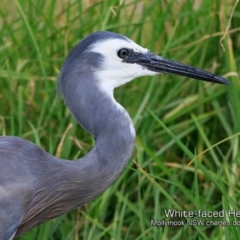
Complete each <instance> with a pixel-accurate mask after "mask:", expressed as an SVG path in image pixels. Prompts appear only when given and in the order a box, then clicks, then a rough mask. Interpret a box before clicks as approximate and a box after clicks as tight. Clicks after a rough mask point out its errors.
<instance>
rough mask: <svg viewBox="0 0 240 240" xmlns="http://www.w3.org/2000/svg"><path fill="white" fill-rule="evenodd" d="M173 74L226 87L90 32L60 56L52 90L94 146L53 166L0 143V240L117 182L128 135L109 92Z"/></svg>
mask: <svg viewBox="0 0 240 240" xmlns="http://www.w3.org/2000/svg"><path fill="white" fill-rule="evenodd" d="M158 73H173V74H178V75H181V76H186V77H190V78H194V79H198V80H203V81H208V82H213V83H220V84H230V83H229V82H228V81H227V80H225V79H224V78H222V77H219V76H216V75H214V74H212V73H209V72H206V71H203V70H200V69H197V68H194V67H191V66H187V65H183V64H181V63H177V62H174V61H171V60H167V59H164V58H162V57H160V56H157V55H155V54H153V53H151V52H150V51H149V50H147V49H145V48H142V47H141V46H139V45H138V44H136V43H135V42H133V41H132V40H130V39H128V38H127V37H125V36H122V35H119V34H116V33H113V32H104V31H103V32H95V33H93V34H91V35H89V36H87V37H85V38H84V39H83V40H82V41H80V42H79V43H78V44H77V45H76V46H75V47H74V48H73V49H72V50H71V52H70V53H69V55H68V56H67V58H66V60H65V62H64V64H63V66H62V69H61V74H60V77H59V80H58V91H59V93H61V94H62V95H63V97H64V100H65V103H66V105H67V106H68V108H69V109H70V111H71V113H72V115H73V116H74V117H75V118H76V120H77V121H78V123H79V124H80V125H81V126H82V127H83V128H84V129H85V130H86V131H88V132H89V133H90V134H91V135H92V136H93V137H94V139H95V141H96V143H95V146H94V147H93V148H92V150H91V151H90V152H89V153H88V154H87V155H86V156H84V157H83V158H80V159H78V160H75V161H70V160H63V159H58V158H56V157H54V156H52V155H50V154H49V153H47V152H45V151H44V150H42V149H40V148H39V147H37V146H36V145H34V144H33V143H31V142H29V141H27V140H24V139H21V138H17V137H12V136H6V137H5V136H4V137H0V169H1V174H0V239H1V240H9V239H13V238H15V237H17V236H19V235H21V234H22V233H24V232H26V231H28V230H29V229H31V228H33V227H35V226H37V225H39V224H41V223H43V222H45V221H47V220H49V219H51V218H55V217H57V216H60V215H62V214H64V213H66V212H69V211H71V210H73V209H76V208H77V207H79V206H81V205H83V204H85V203H86V202H88V201H90V200H92V199H94V198H95V197H96V196H98V195H99V194H101V193H102V192H103V191H105V190H106V189H107V188H108V187H109V186H110V185H111V184H112V183H113V182H114V181H115V180H116V179H117V178H118V176H119V175H120V173H121V172H122V171H123V169H124V168H125V166H126V164H127V163H128V161H129V159H130V158H131V155H132V151H133V147H134V140H135V130H134V127H133V123H132V121H131V119H130V117H129V115H128V113H127V112H126V110H125V109H124V108H123V107H122V106H121V105H120V104H119V103H117V102H116V101H115V99H114V96H113V91H114V88H116V87H118V86H121V85H123V84H125V83H127V82H130V81H131V80H133V79H134V78H137V77H140V76H147V75H150V76H153V75H155V74H158Z"/></svg>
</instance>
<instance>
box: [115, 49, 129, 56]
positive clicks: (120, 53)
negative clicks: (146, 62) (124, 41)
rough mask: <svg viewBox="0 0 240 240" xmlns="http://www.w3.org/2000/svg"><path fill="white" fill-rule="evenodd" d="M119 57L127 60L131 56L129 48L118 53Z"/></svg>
mask: <svg viewBox="0 0 240 240" xmlns="http://www.w3.org/2000/svg"><path fill="white" fill-rule="evenodd" d="M117 54H118V57H120V58H125V57H127V56H128V55H129V50H128V49H127V48H122V49H120V50H119V51H118V53H117Z"/></svg>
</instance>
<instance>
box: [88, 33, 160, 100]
mask: <svg viewBox="0 0 240 240" xmlns="http://www.w3.org/2000/svg"><path fill="white" fill-rule="evenodd" d="M122 48H128V49H132V50H134V51H136V52H141V53H147V52H148V49H146V48H143V47H141V46H139V45H138V44H136V43H135V42H133V41H132V40H130V39H126V41H125V40H122V39H119V38H116V39H108V40H103V41H99V42H96V43H95V44H94V45H93V46H92V48H91V50H90V51H91V52H97V53H100V54H101V55H102V56H103V57H104V58H103V63H102V64H101V69H97V71H96V72H95V74H96V75H97V76H96V79H98V80H99V87H100V88H101V90H103V91H104V92H105V93H106V94H107V95H109V96H111V97H113V90H114V88H116V87H119V86H121V85H123V84H125V83H127V82H130V81H132V80H133V79H134V78H137V77H141V76H147V75H150V76H153V75H156V74H157V73H156V72H153V71H150V70H147V69H145V68H144V67H142V66H140V65H139V64H136V63H134V64H132V63H126V62H123V61H122V59H121V58H119V57H118V55H117V53H118V51H119V50H120V49H122Z"/></svg>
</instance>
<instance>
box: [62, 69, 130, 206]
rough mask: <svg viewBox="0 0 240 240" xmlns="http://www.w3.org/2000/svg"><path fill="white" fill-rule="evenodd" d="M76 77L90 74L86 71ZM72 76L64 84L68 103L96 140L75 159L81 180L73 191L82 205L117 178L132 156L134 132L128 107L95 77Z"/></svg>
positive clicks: (72, 111) (78, 119) (78, 178)
mask: <svg viewBox="0 0 240 240" xmlns="http://www.w3.org/2000/svg"><path fill="white" fill-rule="evenodd" d="M77 76H82V77H84V76H85V77H88V76H87V74H86V75H85V74H83V73H82V74H81V75H79V74H77ZM68 79H69V78H68ZM71 79H72V81H68V82H67V83H66V84H67V85H66V86H64V89H67V91H65V92H64V91H62V93H63V96H64V99H65V103H66V105H67V106H68V107H69V109H70V111H71V113H72V114H73V116H74V117H75V118H76V120H77V121H78V122H79V124H80V125H81V126H82V127H83V128H84V129H86V130H87V131H88V132H89V133H90V134H91V135H92V136H93V137H94V138H95V140H96V143H95V146H94V147H93V149H92V150H91V151H90V152H89V153H88V154H87V155H86V156H84V157H83V158H81V159H78V160H77V161H74V162H73V164H74V166H75V169H76V175H75V177H76V181H80V182H79V185H78V189H76V192H75V193H74V194H75V195H78V196H79V198H81V200H80V202H81V204H83V203H85V202H87V201H90V200H91V199H93V198H94V197H95V196H97V195H99V194H100V193H102V192H103V191H104V190H105V189H107V188H108V187H109V186H110V185H111V184H112V183H113V182H114V181H115V180H116V179H117V178H118V176H119V174H120V173H121V172H122V171H123V169H124V168H125V166H126V164H127V163H128V161H129V159H130V157H131V155H132V151H133V147H134V140H135V132H134V131H133V129H134V128H133V125H132V121H131V119H130V117H129V115H128V113H127V112H126V110H125V109H124V108H123V107H122V106H120V105H119V104H118V103H116V101H115V100H114V99H113V98H112V97H111V96H108V95H107V94H106V93H104V92H102V91H101V90H100V89H99V88H98V86H97V84H96V80H94V79H92V78H89V81H86V80H85V79H83V78H76V76H75V78H74V76H72V78H71ZM71 187H72V186H71ZM84 196H86V198H84Z"/></svg>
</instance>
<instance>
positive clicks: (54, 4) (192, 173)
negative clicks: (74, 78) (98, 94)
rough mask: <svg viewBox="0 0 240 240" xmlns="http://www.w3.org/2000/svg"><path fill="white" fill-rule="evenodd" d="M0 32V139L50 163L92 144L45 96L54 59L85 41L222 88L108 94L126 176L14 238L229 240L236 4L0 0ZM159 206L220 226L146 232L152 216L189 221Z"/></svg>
mask: <svg viewBox="0 0 240 240" xmlns="http://www.w3.org/2000/svg"><path fill="white" fill-rule="evenodd" d="M0 28H1V30H0V132H1V135H14V136H19V137H21V138H25V139H29V140H30V141H32V142H34V143H35V144H37V145H39V146H41V148H43V149H45V150H46V151H48V152H50V153H51V154H53V155H57V156H58V157H61V158H66V159H76V158H79V157H81V156H83V155H85V154H86V153H87V152H88V151H89V150H90V149H91V147H92V146H93V144H94V142H93V139H92V138H91V136H90V135H89V134H88V133H86V132H85V131H84V130H83V129H81V127H80V126H78V124H77V123H76V121H75V120H74V119H73V118H72V117H71V116H70V114H69V111H68V110H67V109H66V108H65V106H64V104H63V102H62V101H61V102H60V103H58V102H57V101H56V93H55V92H56V91H55V90H56V81H57V77H58V75H59V71H60V68H61V65H62V63H63V61H64V58H65V57H66V55H67V53H68V52H69V50H70V49H71V48H72V47H73V46H74V45H75V44H76V43H77V42H78V41H79V40H81V39H82V38H83V37H84V36H86V35H87V34H89V33H92V32H94V31H98V30H108V31H114V32H118V33H121V34H124V35H126V36H128V37H129V38H131V39H133V40H134V41H136V42H137V43H139V44H141V45H142V46H145V47H147V48H149V49H150V50H151V51H153V52H155V53H157V54H160V55H162V56H164V57H167V58H171V59H173V60H176V61H180V62H183V63H185V64H189V65H194V66H196V67H198V68H202V69H205V70H208V71H210V72H213V73H216V74H218V75H221V76H223V77H225V78H227V79H229V80H230V81H231V82H232V85H231V86H223V85H218V84H211V83H205V82H201V81H195V80H191V79H186V78H184V77H178V76H173V75H158V76H156V77H145V78H140V79H137V80H135V81H133V82H131V83H129V84H127V85H126V86H123V87H121V88H120V89H117V90H116V91H115V97H116V99H117V101H119V102H120V103H121V104H122V105H123V106H124V107H125V108H126V109H127V110H128V112H129V113H130V115H131V117H132V119H133V121H134V125H135V128H136V132H137V139H136V146H135V151H134V154H133V157H132V159H131V160H130V162H129V164H128V166H127V168H126V170H125V171H124V172H123V174H122V175H121V176H120V178H119V179H118V180H117V181H116V182H115V183H114V184H113V185H112V186H111V187H110V188H109V189H108V190H107V191H106V192H104V193H103V194H102V195H101V196H99V197H98V198H97V199H95V200H94V201H92V202H90V203H88V204H86V205H85V206H82V207H81V208H79V209H77V210H76V211H72V212H70V213H68V214H66V215H64V216H61V217H59V218H56V219H53V220H51V221H48V222H46V223H44V224H42V225H40V226H38V227H36V228H34V229H32V230H31V231H29V232H27V233H26V234H24V235H22V236H21V237H20V238H19V239H20V240H30V239H31V240H32V239H38V240H44V239H50V240H51V239H54V240H58V239H59V240H60V239H62V240H72V239H75V240H77V239H84V240H87V239H94V240H95V239H115V240H117V239H138V240H139V239H144V240H146V239H149V240H152V239H154V240H158V239H163V240H164V239H239V235H240V226H234V224H233V222H234V221H237V222H235V223H236V224H239V225H240V219H239V218H234V216H232V215H231V216H229V215H228V214H227V211H228V210H238V211H240V204H239V201H240V195H239V193H240V189H239V183H240V179H239V177H240V173H239V169H240V147H239V146H240V143H239V140H240V87H239V84H240V79H239V68H238V66H239V64H240V35H239V32H240V5H239V4H238V0H237V1H235V0H196V1H192V0H177V1H176V0H161V1H160V0H150V1H144V0H142V1H141V0H140V1H135V0H129V1H124V0H119V1H117V0H111V1H109V0H106V1H95V0H92V1H90V0H89V1H86V0H85V1H84V0H72V1H70V0H69V1H67V0H59V1H57V0H49V1H45V0H25V1H18V0H12V1H6V0H1V3H0ZM221 38H223V39H222V40H221ZM220 40H221V41H220ZM0 169H1V167H0ZM16 197H18V196H16ZM165 209H177V210H180V209H182V210H186V211H194V212H195V211H197V210H199V209H202V210H204V211H222V210H224V211H226V212H225V214H224V217H220V218H203V217H198V216H196V217H194V218H193V219H194V220H197V219H200V220H213V221H217V220H219V221H221V220H222V221H226V222H230V226H223V225H221V224H220V223H219V222H217V223H216V222H214V223H212V224H210V225H209V226H207V225H206V224H204V225H203V226H190V225H187V224H185V225H184V226H181V227H177V226H169V227H157V226H155V227H154V226H151V224H150V221H151V220H152V219H157V220H165V221H169V220H176V221H181V220H183V221H184V222H185V223H187V221H188V220H193V219H192V218H175V219H171V218H168V217H167V216H166V215H165V214H164V210H165ZM215 225H216V226H215Z"/></svg>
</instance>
